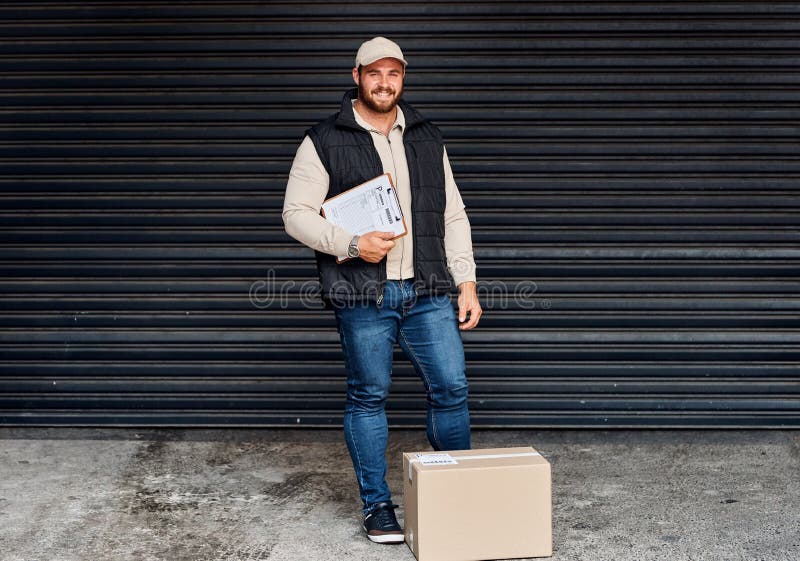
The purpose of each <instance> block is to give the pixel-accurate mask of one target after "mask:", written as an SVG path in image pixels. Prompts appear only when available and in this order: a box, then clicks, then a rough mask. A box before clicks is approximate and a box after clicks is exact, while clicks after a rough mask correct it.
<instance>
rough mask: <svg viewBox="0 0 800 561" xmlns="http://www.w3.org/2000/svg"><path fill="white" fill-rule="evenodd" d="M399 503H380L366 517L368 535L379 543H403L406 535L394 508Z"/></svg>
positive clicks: (365, 528) (365, 527)
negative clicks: (398, 521)
mask: <svg viewBox="0 0 800 561" xmlns="http://www.w3.org/2000/svg"><path fill="white" fill-rule="evenodd" d="M398 507H399V505H395V504H392V503H390V502H385V503H378V504H377V505H376V506H375V508H374V509H373V510H372V511H371V512H370V513H369V514H367V515H366V516H365V517H364V525H363V528H364V531H365V532H366V533H367V537H368V538H369V539H371V540H372V541H374V542H377V543H403V542H404V541H405V536H404V535H403V529H402V528H400V524H398V523H397V518H395V516H394V509H396V508H398Z"/></svg>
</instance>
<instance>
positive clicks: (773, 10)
mask: <svg viewBox="0 0 800 561" xmlns="http://www.w3.org/2000/svg"><path fill="white" fill-rule="evenodd" d="M799 15H800V5H799V4H798V3H796V2H668V3H664V2H567V1H560V2H529V3H521V2H502V3H501V2H459V3H458V4H456V3H439V2H430V3H425V4H424V5H423V4H420V3H411V2H408V3H405V2H394V3H381V4H376V3H374V2H357V3H353V4H349V5H348V6H347V8H346V9H343V8H342V6H341V5H339V4H330V3H312V2H274V3H273V2H262V3H245V2H241V3H235V4H234V3H223V2H219V3H208V2H204V3H193V2H174V1H170V2H158V1H152V2H138V3H137V2H114V3H109V2H93V1H89V2H83V3H81V4H79V5H75V4H74V3H61V2H46V3H39V2H6V3H4V4H3V5H2V6H0V29H2V31H1V32H0V83H2V89H0V95H2V107H0V169H1V170H2V173H0V186H1V187H2V195H1V196H0V239H2V247H0V271H1V276H0V279H1V280H0V287H1V288H0V290H1V291H2V292H1V293H0V374H1V376H0V423H3V424H6V425H108V426H112V425H116V426H124V425H127V426H133V425H164V426H170V425H172V426H220V425H225V426H236V425H238V426H339V425H340V423H341V413H342V408H343V405H344V391H345V383H344V375H343V366H342V362H341V354H340V349H339V344H338V337H337V334H336V330H335V327H334V321H333V317H332V315H331V314H330V313H329V312H322V311H320V310H319V309H314V308H310V307H307V306H304V304H303V301H304V300H305V299H306V296H305V295H306V294H307V292H308V291H309V290H311V291H313V289H314V285H315V283H316V272H315V269H314V262H313V254H312V253H311V251H310V250H308V249H306V248H304V247H302V246H301V245H300V244H299V243H297V242H295V241H294V240H291V239H290V238H289V237H288V236H287V235H286V234H285V233H284V232H283V224H282V221H281V216H280V210H281V204H282V198H283V190H284V187H285V181H286V177H287V174H288V170H289V166H290V164H291V160H292V157H293V155H294V150H295V148H296V147H297V145H298V143H299V141H300V139H301V136H302V133H303V131H304V130H305V128H306V127H307V126H308V125H310V124H312V123H313V122H315V121H317V120H318V119H320V118H322V117H324V116H326V115H328V114H330V113H331V112H333V111H334V110H336V107H337V105H338V102H339V100H340V98H341V95H342V92H343V91H344V89H345V88H347V87H349V85H350V78H349V76H348V72H349V68H350V65H351V64H352V58H353V55H354V52H355V50H356V48H357V47H358V45H359V44H360V42H361V41H362V40H364V39H366V38H369V37H371V36H374V35H386V36H388V37H391V38H393V39H395V40H397V41H398V42H399V43H400V44H401V46H402V47H403V48H404V51H405V53H406V55H407V58H408V60H409V62H410V66H409V75H408V77H407V81H406V97H407V99H408V100H409V101H410V102H412V103H414V104H415V105H416V106H418V107H419V108H420V109H421V110H422V111H423V112H424V113H425V114H426V115H427V116H428V117H430V118H431V119H432V120H433V121H434V122H436V123H437V124H438V125H439V126H440V127H441V129H442V130H443V131H444V134H445V137H446V142H447V146H448V150H449V152H450V154H451V159H452V163H453V167H454V171H455V175H456V179H457V181H458V184H459V187H460V189H461V191H462V194H463V197H464V200H465V203H466V205H467V209H468V212H469V216H470V220H471V222H472V225H473V241H474V247H475V256H476V260H477V263H478V276H479V281H480V286H481V293H482V295H483V296H484V307H485V308H486V309H485V314H484V317H483V319H482V321H481V325H480V327H479V328H478V329H477V330H475V331H474V332H469V333H465V334H464V336H463V338H464V343H465V348H466V353H467V360H468V377H469V379H470V384H471V385H470V395H471V401H470V409H471V415H472V422H473V426H474V427H591V426H595V427H596V426H603V427H796V426H798V425H800V422H799V421H800V414H799V413H800V400H798V394H799V393H800V392H799V390H800V384H799V382H800V368H799V367H798V364H800V352H799V349H800V346H799V345H798V339H800V331H799V330H798V327H800V326H799V325H798V307H799V306H800V299H799V298H798V288H799V287H800V283H799V282H798V280H800V273H799V270H800V269H798V264H800V243H798V242H800V234H799V233H798V226H800V214H798V210H800V209H799V205H798V187H797V186H798V179H799V178H800V161H799V160H798V155H799V154H800V152H798V130H800V129H798V118H800V109H799V107H800V105H798V101H800V88H798V84H799V83H800V72H798V68H799V66H798V63H800V49H798V45H799V43H798V34H799V33H800V17H798V16H799ZM280 290H284V292H283V294H282V295H276V296H275V297H274V298H273V300H272V301H271V302H260V303H261V304H263V306H262V307H259V306H257V305H255V304H254V302H253V301H252V300H251V297H250V294H251V292H253V293H254V294H255V295H256V296H257V297H258V298H262V297H264V296H265V295H267V294H268V293H273V294H275V293H279V292H280ZM503 294H505V295H506V296H507V297H506V298H505V299H504V298H503V297H502V295H503ZM258 303H259V302H256V304H258ZM396 360H397V364H396V368H395V370H394V383H393V386H392V395H391V398H390V400H389V405H388V414H389V419H390V423H391V424H392V425H393V426H422V425H423V424H424V418H425V399H424V392H423V388H422V384H421V382H420V381H419V380H418V379H417V378H416V377H415V375H414V373H413V370H412V369H411V367H410V365H409V363H408V362H407V361H406V360H405V358H404V357H403V356H402V354H401V352H400V351H399V349H398V351H397V355H396Z"/></svg>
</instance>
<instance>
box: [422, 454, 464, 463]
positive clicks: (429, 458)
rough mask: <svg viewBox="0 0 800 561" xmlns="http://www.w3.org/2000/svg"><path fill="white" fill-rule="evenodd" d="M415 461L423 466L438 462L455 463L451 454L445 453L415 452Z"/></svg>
mask: <svg viewBox="0 0 800 561" xmlns="http://www.w3.org/2000/svg"><path fill="white" fill-rule="evenodd" d="M417 461H418V462H419V463H421V464H422V465H423V466H433V465H438V464H457V463H458V462H457V461H455V459H453V456H451V455H450V454H447V453H439V454H417Z"/></svg>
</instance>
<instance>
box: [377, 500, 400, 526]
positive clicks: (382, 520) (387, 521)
mask: <svg viewBox="0 0 800 561" xmlns="http://www.w3.org/2000/svg"><path fill="white" fill-rule="evenodd" d="M399 507H400V505H391V506H389V505H386V506H383V507H381V508H377V509H375V510H374V511H373V516H374V517H375V522H377V524H378V528H386V527H387V526H394V525H395V524H396V522H395V518H394V509H396V508H399Z"/></svg>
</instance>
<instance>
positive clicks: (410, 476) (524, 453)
mask: <svg viewBox="0 0 800 561" xmlns="http://www.w3.org/2000/svg"><path fill="white" fill-rule="evenodd" d="M431 454H432V455H433V454H434V453H431ZM519 456H541V454H540V453H539V452H516V453H513V454H486V455H483V456H452V458H453V459H454V460H487V459H494V458H517V457H519ZM419 461H420V459H419V458H409V459H408V480H409V481H411V480H412V475H413V469H412V467H413V465H414V463H415V462H419Z"/></svg>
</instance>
